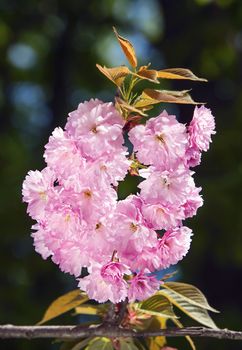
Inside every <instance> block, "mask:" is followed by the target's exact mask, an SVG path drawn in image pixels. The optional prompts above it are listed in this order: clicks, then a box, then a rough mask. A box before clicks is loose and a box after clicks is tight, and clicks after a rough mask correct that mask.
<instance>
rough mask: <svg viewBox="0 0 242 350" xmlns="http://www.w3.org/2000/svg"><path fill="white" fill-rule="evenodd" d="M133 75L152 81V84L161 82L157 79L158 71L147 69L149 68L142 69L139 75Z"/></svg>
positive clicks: (143, 67)
mask: <svg viewBox="0 0 242 350" xmlns="http://www.w3.org/2000/svg"><path fill="white" fill-rule="evenodd" d="M132 74H133V75H135V76H136V77H138V78H140V79H146V80H149V81H151V82H152V83H156V84H159V80H158V79H157V77H158V74H157V71H156V70H154V69H147V66H142V67H140V69H139V70H138V72H137V73H132Z"/></svg>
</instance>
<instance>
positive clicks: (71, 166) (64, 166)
mask: <svg viewBox="0 0 242 350" xmlns="http://www.w3.org/2000/svg"><path fill="white" fill-rule="evenodd" d="M44 158H45V161H46V163H47V164H48V166H49V167H50V168H51V169H53V170H55V172H56V174H58V175H59V177H60V178H64V179H66V178H68V176H70V175H71V174H77V173H78V172H80V171H83V170H84V169H85V167H86V160H85V158H83V156H82V154H81V151H80V149H79V148H78V147H77V143H76V141H75V139H73V138H71V137H70V136H69V135H68V134H67V132H66V131H63V130H62V129H61V128H55V130H54V131H53V133H52V136H50V138H49V142H48V143H47V145H46V146H45V153H44Z"/></svg>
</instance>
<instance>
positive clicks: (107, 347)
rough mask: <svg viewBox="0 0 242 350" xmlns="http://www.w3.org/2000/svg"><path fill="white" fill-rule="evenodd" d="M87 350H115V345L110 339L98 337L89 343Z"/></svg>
mask: <svg viewBox="0 0 242 350" xmlns="http://www.w3.org/2000/svg"><path fill="white" fill-rule="evenodd" d="M86 350H113V345H112V342H111V340H110V339H108V338H104V337H101V338H100V337H96V338H94V339H92V340H91V341H90V342H89V344H88V346H87V347H86Z"/></svg>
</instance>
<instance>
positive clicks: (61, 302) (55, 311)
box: [37, 289, 89, 325]
mask: <svg viewBox="0 0 242 350" xmlns="http://www.w3.org/2000/svg"><path fill="white" fill-rule="evenodd" d="M87 300H89V298H88V296H87V295H86V294H85V293H84V292H81V291H80V289H75V290H73V291H71V292H68V293H66V294H64V295H62V296H61V297H59V298H57V299H56V300H54V301H53V302H52V303H51V304H50V306H49V307H48V309H47V310H46V312H45V314H44V316H43V318H42V320H41V321H40V322H38V323H37V324H39V325H40V324H43V323H45V322H47V321H49V320H52V319H53V318H55V317H57V316H60V315H62V314H64V313H65V312H67V311H70V310H72V309H74V308H75V307H77V306H78V305H80V304H82V303H85V302H86V301H87Z"/></svg>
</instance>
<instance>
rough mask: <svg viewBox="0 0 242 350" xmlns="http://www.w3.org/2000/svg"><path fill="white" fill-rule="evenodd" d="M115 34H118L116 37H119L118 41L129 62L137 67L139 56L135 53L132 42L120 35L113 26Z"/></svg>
mask: <svg viewBox="0 0 242 350" xmlns="http://www.w3.org/2000/svg"><path fill="white" fill-rule="evenodd" d="M113 31H114V34H115V35H116V38H117V39H118V42H119V44H120V46H121V48H122V50H123V52H124V54H125V56H126V57H127V59H128V61H129V63H130V64H131V66H132V67H134V68H136V67H137V58H136V54H135V50H134V47H133V45H132V44H131V42H130V41H129V40H127V39H125V38H123V37H122V36H120V35H119V34H118V32H117V30H116V28H115V27H113Z"/></svg>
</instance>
